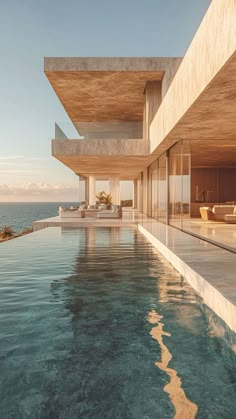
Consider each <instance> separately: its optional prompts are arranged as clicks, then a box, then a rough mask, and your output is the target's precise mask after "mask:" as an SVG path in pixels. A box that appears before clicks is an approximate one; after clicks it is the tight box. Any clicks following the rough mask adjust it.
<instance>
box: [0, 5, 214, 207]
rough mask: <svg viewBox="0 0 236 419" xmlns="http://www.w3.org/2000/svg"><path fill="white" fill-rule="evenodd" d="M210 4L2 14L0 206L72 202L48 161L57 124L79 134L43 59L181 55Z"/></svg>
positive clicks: (56, 166) (72, 183) (59, 170)
mask: <svg viewBox="0 0 236 419" xmlns="http://www.w3.org/2000/svg"><path fill="white" fill-rule="evenodd" d="M209 4H210V0H198V1H196V0H178V1H176V0H165V1H163V0H146V1H145V2H144V1H143V0H119V1H113V0H100V1H97V0H86V1H84V0H68V1H61V0H50V1H48V0H40V1H38V0H21V1H19V0H9V1H5V2H2V3H1V13H0V39H1V43H0V56H1V77H0V91H1V95H0V119H1V134H0V139H1V140H0V146H1V147H0V201H2V202H3V201H7V202H8V201H9V202H10V201H77V200H78V177H77V176H76V175H75V174H74V173H73V172H72V171H70V170H69V169H68V168H67V167H65V166H64V165H63V164H61V163H60V162H58V161H57V160H56V159H54V158H53V157H51V141H50V140H51V139H52V138H53V137H54V123H55V122H58V123H59V125H61V126H62V127H63V128H64V130H65V132H66V133H67V134H68V136H69V137H70V138H76V131H75V129H74V128H73V126H72V124H71V123H70V120H69V118H68V116H67V114H66V113H65V110H64V108H63V107H62V105H61V103H60V102H59V100H58V98H57V96H56V95H55V93H54V92H53V90H52V88H51V86H50V84H49V82H48V80H47V78H46V77H45V75H44V73H43V57H44V56H182V55H184V54H185V52H186V49H187V48H188V46H189V44H190V42H191V39H192V38H193V36H194V33H195V32H196V30H197V28H198V26H199V24H200V22H201V20H202V17H203V16H204V14H205V12H206V10H207V8H208V6H209Z"/></svg>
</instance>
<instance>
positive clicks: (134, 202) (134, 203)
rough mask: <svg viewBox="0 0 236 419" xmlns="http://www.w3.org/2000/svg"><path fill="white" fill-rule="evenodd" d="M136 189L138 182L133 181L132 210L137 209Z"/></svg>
mask: <svg viewBox="0 0 236 419" xmlns="http://www.w3.org/2000/svg"><path fill="white" fill-rule="evenodd" d="M137 188H138V181H137V179H134V181H133V208H137Z"/></svg>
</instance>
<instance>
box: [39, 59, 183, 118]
mask: <svg viewBox="0 0 236 419" xmlns="http://www.w3.org/2000/svg"><path fill="white" fill-rule="evenodd" d="M181 60H182V59H181V58H167V57H165V58H152V57H146V58H134V57H133V58H118V57H116V58H112V57H109V58H101V57H100V58H91V57H90V58H86V57H80V58H76V57H74V58H59V57H57V58H45V61H44V71H45V74H46V76H47V78H48V80H49V81H50V83H51V85H52V87H53V89H54V90H55V92H56V94H57V96H58V98H59V100H60V101H61V103H62V105H63V106H64V108H65V110H66V112H67V113H68V115H69V117H70V118H71V120H72V122H73V123H74V124H76V123H78V122H97V121H99V122H104V121H109V122H111V121H130V122H131V121H137V122H138V121H142V120H143V108H144V101H145V97H144V90H145V86H146V83H147V82H148V81H161V80H162V79H163V78H164V76H165V73H166V83H167V84H168V83H170V82H171V80H172V77H173V75H174V73H175V72H176V69H177V68H178V66H179V64H180V62H181ZM165 89H166V87H165Z"/></svg>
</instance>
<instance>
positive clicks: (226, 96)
mask: <svg viewBox="0 0 236 419" xmlns="http://www.w3.org/2000/svg"><path fill="white" fill-rule="evenodd" d="M235 22H236V1H235V0H213V1H212V2H211V5H210V7H209V9H208V11H207V13H206V15H205V17H204V18H203V21H202V23H201V24H200V26H199V28H198V30H197V33H196V35H195V36H194V39H193V41H192V43H191V44H190V46H189V48H188V50H187V52H186V55H185V56H184V58H177V57H173V58H170V57H169V58H161V57H160V58H157V57H156V58H153V57H148V58H112V57H111V58H91V57H90V58H86V57H82V58H75V57H74V58H46V59H45V74H46V76H47V78H48V80H49V82H50V83H51V85H52V87H53V89H54V90H55V92H56V94H57V96H58V98H59V100H60V101H61V103H62V105H63V106H64V108H65V110H66V112H67V113H68V115H69V117H70V118H71V121H72V123H73V124H74V126H75V127H76V129H77V131H78V133H79V134H80V135H81V136H84V139H78V140H70V139H67V138H64V137H63V134H62V133H61V131H60V129H59V128H58V129H57V132H58V136H59V137H60V139H58V140H57V139H55V140H53V141H52V154H53V156H54V157H55V158H57V159H58V160H60V161H61V162H62V163H63V164H65V165H66V166H67V167H68V168H70V169H71V170H73V172H74V173H76V174H78V175H80V176H83V177H85V178H86V199H85V200H86V201H87V200H88V202H89V203H90V204H94V203H95V201H96V197H95V180H96V179H99V178H100V179H103V180H104V179H106V180H109V182H110V189H111V192H112V196H113V200H114V203H119V202H120V190H119V183H120V181H121V180H133V182H134V183H133V184H134V190H133V206H134V207H135V208H137V209H138V210H139V211H140V212H141V213H143V214H150V211H151V213H152V212H154V213H155V211H156V212H157V211H160V212H159V215H160V214H161V215H160V218H159V219H160V220H161V221H162V222H163V223H167V224H168V223H169V224H170V222H169V221H170V220H169V219H170V217H172V218H173V217H175V220H174V223H175V225H174V227H176V228H177V229H179V230H181V229H182V226H181V222H182V221H181V220H180V216H179V214H182V215H184V217H186V213H185V214H184V209H186V208H187V207H188V206H189V207H191V200H190V201H189V202H188V203H186V199H187V198H185V201H184V199H183V200H182V201H181V199H180V198H179V196H183V195H184V193H183V190H184V187H183V183H182V185H181V186H176V185H180V184H179V183H178V181H179V179H177V180H176V178H177V177H178V176H179V174H180V172H181V170H182V172H181V176H182V175H183V177H184V176H185V185H187V186H186V188H188V190H186V191H184V192H189V196H190V194H192V196H193V195H195V201H194V203H195V205H198V204H199V203H200V205H201V202H210V201H205V198H204V201H199V200H197V199H196V187H197V190H198V189H199V188H200V192H204V194H205V195H207V193H211V194H212V196H213V195H214V194H215V195H216V191H212V189H213V188H212V185H213V181H212V180H211V179H213V175H212V173H213V170H212V168H213V167H214V168H216V169H217V170H218V172H217V173H218V174H219V173H223V171H222V169H227V170H226V171H225V173H226V174H225V175H224V176H223V175H222V176H221V177H220V176H219V175H218V180H217V181H214V183H215V184H214V185H213V186H214V188H215V189H216V187H217V188H218V189H219V190H222V191H223V192H224V193H223V192H222V194H221V196H225V201H227V200H230V201H235V200H236V190H235V195H234V193H233V192H232V194H231V191H230V193H229V192H227V187H226V186H225V184H227V183H228V184H229V185H230V189H231V190H232V186H231V185H232V183H233V182H231V180H230V181H227V179H233V178H234V177H233V176H234V175H235V172H234V170H236V154H235V152H236V117H235V115H236V100H235V98H236V24H235ZM184 141H185V144H184ZM186 142H189V144H188V145H187V146H186ZM175 144H176V146H177V149H178V147H179V150H180V151H176V155H175V157H176V156H181V158H180V159H179V160H178V158H175V160H174V159H173V154H174V151H173V150H174V149H175V147H173V146H174V145H175ZM171 153H173V154H172V166H171V165H170V155H171ZM160 156H161V158H160V159H159V160H157V158H159V157H160ZM182 156H183V157H182ZM181 159H182V160H181ZM160 161H161V162H160ZM152 163H153V164H152ZM151 165H152V166H151ZM155 165H156V171H155V170H153V172H152V169H153V166H155ZM185 166H186V167H185ZM200 168H201V169H202V168H210V169H209V174H208V176H207V175H206V172H204V174H203V172H202V174H201V176H199V179H200V180H198V181H196V182H195V184H194V185H193V183H192V191H191V180H190V178H191V176H192V175H193V176H192V178H193V177H194V175H195V178H196V177H197V171H196V170H197V169H200ZM192 169H193V170H192ZM229 169H230V170H232V176H231V172H230V170H229ZM191 170H192V173H191ZM194 170H195V172H194ZM220 170H221V171H220ZM152 176H153V177H152ZM155 176H156V177H155ZM158 176H159V178H158ZM187 176H188V182H186V177H187ZM229 176H231V177H229ZM171 177H172V178H171ZM174 177H175V178H174ZM203 177H204V179H202V178H203ZM208 177H209V178H210V180H209V182H208V183H207V179H208ZM170 178H171V179H170ZM179 178H180V176H179ZM152 179H153V184H154V185H155V186H154V187H153V190H152ZM157 179H158V180H157ZM173 179H174V180H173ZM221 179H226V181H225V180H224V181H221ZM157 182H159V185H160V184H162V185H164V186H163V188H164V189H163V190H162V191H160V190H158V192H157V186H156V185H157ZM171 182H172V187H173V184H174V182H175V186H174V187H176V190H174V193H172V197H171V193H170V184H171ZM206 184H207V187H205V185H206ZM217 185H218V186H217ZM158 187H159V186H158ZM174 187H173V188H174ZM155 188H156V190H155ZM173 188H172V192H173ZM178 188H179V190H177V189H178ZM181 188H182V189H181ZM205 189H206V190H205ZM213 192H214V193H213ZM226 192H227V194H226ZM181 194H182V195H181ZM185 195H186V196H187V195H188V194H187V193H186V194H185ZM215 195H214V196H215ZM173 196H174V198H173ZM218 196H220V195H219V194H218ZM170 197H171V199H172V201H171V200H170ZM154 199H156V200H158V199H159V200H160V202H161V204H160V205H159V203H158V202H154V205H153V202H152V200H154ZM214 199H216V198H214ZM150 202H151V203H150ZM212 202H213V201H212ZM157 204H158V205H157ZM150 207H151V210H150ZM198 209H199V208H198ZM181 211H182V213H181ZM189 214H190V212H189ZM152 216H153V215H152ZM155 217H156V218H158V216H156V215H155V216H154V218H155ZM163 225H164V224H163ZM143 227H144V229H143V232H144V230H145V229H146V230H148V229H147V228H146V227H147V226H143ZM149 227H150V226H149ZM149 230H150V229H149ZM149 230H148V232H147V231H146V233H145V234H146V236H147V237H148V238H149V240H154V239H153V238H152V237H151V236H152V235H153V231H149ZM192 230H194V227H192ZM177 231H178V230H177ZM165 232H166V229H165V228H164V227H163V228H162V227H158V234H159V235H160V236H161V235H162V236H163V241H164V238H165V237H164V236H165V234H164V233H165ZM190 234H191V233H190ZM235 234H236V232H235ZM173 237H174V238H175V237H180V236H179V235H178V233H176V234H175V233H173V235H172V233H171V235H170V236H169V238H170V239H171V240H172V238H173ZM182 237H183V236H182ZM185 239H186V236H184V240H185ZM154 242H155V243H157V242H158V239H157V240H156V238H155V240H154V241H153V243H154ZM160 242H161V240H159V243H158V246H159V248H162V244H163V243H161V244H160ZM155 243H154V244H155ZM194 243H196V242H194ZM201 246H202V244H201ZM170 247H171V245H170V244H169V243H168V242H166V243H165V249H164V248H163V249H164V250H165V251H164V250H163V254H165V256H166V257H167V258H169V260H170V261H171V263H172V260H173V261H175V262H174V264H175V266H176V268H177V269H178V270H180V272H181V273H182V271H183V274H185V273H187V274H188V275H189V278H190V279H191V281H192V282H191V281H190V282H191V284H192V286H193V287H194V288H195V289H196V290H197V291H198V292H199V293H200V294H201V295H202V296H203V298H204V299H205V301H206V302H207V304H209V306H210V307H211V308H212V309H213V310H214V311H216V313H217V314H219V315H220V316H221V317H222V318H223V319H224V320H225V321H226V323H227V324H228V325H229V326H230V327H231V328H232V329H233V330H236V325H235V321H232V313H234V314H235V301H234V302H232V304H234V307H231V306H230V309H228V308H227V304H228V296H227V295H226V294H223V293H222V294H223V297H224V298H223V299H222V301H223V303H222V304H223V309H222V310H221V309H219V310H217V307H216V305H217V304H216V301H219V300H218V294H217V293H218V291H217V292H215V290H214V289H212V288H214V285H213V286H210V287H209V286H208V285H209V284H208V285H207V286H206V284H205V282H204V281H205V279H204V273H203V272H202V271H201V272H200V273H199V275H198V279H197V280H195V279H196V278H195V277H194V275H193V276H191V275H192V273H191V269H188V268H187V267H186V266H187V265H189V263H190V260H189V259H188V260H185V261H184V264H183V263H179V259H178V258H179V257H180V258H182V260H183V258H184V255H182V254H181V255H180V254H179V255H180V256H178V258H176V257H175V256H173V254H172V253H175V249H174V248H173V246H172V248H171V252H170V251H169V250H170ZM168 248H169V250H168V251H166V249H168ZM180 253H181V252H180ZM213 253H214V252H212V254H213ZM214 255H215V256H217V252H216V253H214ZM233 257H235V255H232V257H230V258H229V259H230V261H232V260H233ZM226 259H227V257H226ZM212 261H213V259H212ZM185 262H186V264H185ZM197 263H199V260H197ZM181 269H182V270H181ZM209 269H210V268H209ZM213 270H214V269H213ZM213 270H212V272H213ZM206 280H207V279H206ZM219 283H220V279H219ZM211 285H212V284H211ZM203 288H205V289H208V291H206V292H205V291H204V290H203ZM213 300H214V301H213ZM230 304H231V301H230ZM224 312H227V313H228V314H227V315H225V314H224ZM229 313H230V314H229Z"/></svg>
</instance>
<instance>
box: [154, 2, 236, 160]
mask: <svg viewBox="0 0 236 419" xmlns="http://www.w3.org/2000/svg"><path fill="white" fill-rule="evenodd" d="M235 98H236V1H235V0H226V1H221V0H214V1H212V3H211V5H210V7H209V9H208V11H207V13H206V15H205V17H204V18H203V21H202V23H201V25H200V27H199V29H198V31H197V33H196V35H195V37H194V39H193V41H192V43H191V44H190V46H189V49H188V51H187V53H186V55H185V56H184V58H183V60H182V63H181V65H180V67H179V69H178V71H177V73H176V75H175V77H174V79H173V81H172V83H171V85H170V87H169V90H168V92H167V94H166V96H165V98H164V99H163V101H162V103H161V106H160V107H159V109H158V111H157V113H156V115H155V117H154V119H153V121H152V123H151V127H150V151H151V152H154V153H156V155H160V154H161V153H162V152H163V151H165V150H166V149H167V148H169V147H170V146H172V145H173V144H174V143H175V142H176V141H177V140H179V139H188V140H194V139H198V140H199V139H205V141H206V142H207V141H208V140H214V141H215V142H216V141H221V140H223V139H228V140H229V139H231V140H236V117H235V115H236V100H235Z"/></svg>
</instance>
